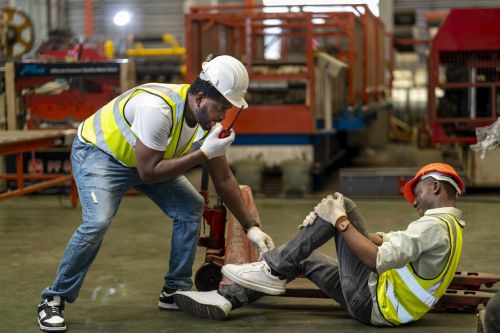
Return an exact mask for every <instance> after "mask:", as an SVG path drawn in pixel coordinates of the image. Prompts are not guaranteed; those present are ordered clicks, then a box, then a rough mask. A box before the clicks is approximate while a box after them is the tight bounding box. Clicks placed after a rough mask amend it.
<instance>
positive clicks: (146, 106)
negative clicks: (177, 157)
mask: <svg viewBox="0 0 500 333" xmlns="http://www.w3.org/2000/svg"><path fill="white" fill-rule="evenodd" d="M137 110H140V111H139V112H136V111H137ZM125 119H127V121H128V123H129V124H130V125H131V129H132V131H133V132H134V133H135V135H136V136H137V138H139V140H141V142H142V143H143V144H144V145H145V146H146V147H148V148H151V149H154V150H158V151H165V150H166V149H167V145H168V141H169V140H168V135H169V134H170V131H171V130H172V110H171V109H170V106H169V105H168V104H167V103H165V101H164V100H163V99H161V98H160V97H158V96H156V95H153V94H148V93H142V94H138V95H136V96H134V97H132V98H131V99H130V100H129V101H128V102H127V104H126V105H125ZM195 129H196V127H189V126H188V124H187V123H186V121H185V120H184V121H183V123H182V130H181V136H180V139H179V144H178V146H177V152H178V151H181V150H183V149H184V147H185V146H186V145H187V144H188V143H189V140H191V137H192V136H193V134H194V131H195Z"/></svg>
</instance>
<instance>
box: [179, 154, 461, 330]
mask: <svg viewBox="0 0 500 333" xmlns="http://www.w3.org/2000/svg"><path fill="white" fill-rule="evenodd" d="M463 189H464V185H463V182H462V179H461V178H460V176H459V175H458V173H457V172H456V171H455V170H454V169H453V168H452V167H451V166H449V165H447V164H443V163H432V164H429V165H426V166H424V167H422V168H421V169H420V170H419V171H418V172H417V174H416V176H415V177H414V178H413V179H412V180H411V181H409V182H408V183H407V184H406V185H405V187H404V195H405V197H406V199H407V200H408V201H409V202H410V203H411V204H412V205H413V206H414V207H415V209H416V210H417V212H418V214H419V215H420V218H419V219H418V220H416V221H413V222H411V223H410V224H409V225H408V227H407V229H406V230H404V231H394V232H389V233H382V232H377V233H370V234H369V233H367V231H366V229H365V226H364V222H363V220H362V218H361V216H360V214H359V212H358V208H357V207H356V205H355V203H354V202H353V201H351V200H350V199H348V198H345V197H344V196H343V195H342V194H340V193H335V194H334V195H333V196H331V195H329V196H327V197H326V198H324V199H323V200H321V202H320V203H319V204H318V205H317V206H316V207H315V208H314V210H313V211H312V212H311V213H310V214H309V215H308V216H306V218H305V220H304V221H303V223H302V225H301V226H300V227H301V231H300V232H298V233H297V235H296V236H295V237H294V238H293V239H292V240H290V241H289V242H288V243H286V244H284V245H282V246H280V247H278V248H275V249H273V250H270V251H269V252H267V253H265V254H263V256H262V258H263V259H262V261H259V262H254V263H249V264H243V265H232V264H229V265H225V266H224V267H223V268H222V273H223V274H224V275H225V276H226V277H227V278H228V279H230V280H231V281H233V282H234V283H235V285H230V286H228V287H225V288H222V289H220V290H218V291H217V290H213V291H208V292H196V291H179V292H177V293H176V294H175V295H174V299H175V302H176V303H177V304H178V305H179V307H180V308H181V309H182V310H183V311H185V312H187V313H189V314H191V315H193V316H196V317H201V318H208V319H216V320H221V319H224V318H226V317H227V316H228V315H229V312H230V310H234V309H236V308H238V307H241V306H242V305H243V304H245V303H248V302H251V301H253V300H256V299H257V298H258V297H260V296H262V295H263V294H268V295H281V294H283V293H285V288H286V284H287V282H289V281H291V280H293V279H295V278H296V277H297V276H299V275H303V276H304V277H306V278H308V279H309V280H311V281H312V282H314V284H316V286H318V288H319V289H320V290H321V291H322V292H323V293H325V294H326V295H327V296H329V297H331V298H332V299H334V300H335V301H337V302H338V303H340V304H341V305H342V307H343V308H345V309H346V310H347V312H348V313H349V315H350V316H351V317H353V318H355V319H357V320H359V321H361V322H363V323H365V324H371V325H377V326H398V325H401V324H406V323H410V322H412V321H416V320H418V319H419V318H421V317H422V316H423V315H424V314H425V313H426V312H427V311H429V310H430V309H431V308H432V307H433V306H434V305H435V304H436V303H437V301H438V300H439V298H440V297H441V296H442V295H443V294H444V292H445V291H446V289H447V287H448V286H449V284H450V282H451V280H452V279H453V276H454V274H455V270H456V268H457V265H458V262H459V259H460V252H461V248H462V228H463V227H464V225H465V223H464V222H463V221H462V220H461V219H460V217H461V214H462V213H461V211H460V210H458V209H457V208H456V207H455V203H456V199H457V197H458V195H460V194H461V193H462V191H463ZM331 238H333V239H334V240H335V246H336V251H337V257H338V260H335V259H333V258H330V257H327V256H325V255H323V254H321V253H319V252H317V251H315V250H316V249H317V248H319V247H320V246H322V245H323V244H325V243H326V242H328V241H330V239H331Z"/></svg>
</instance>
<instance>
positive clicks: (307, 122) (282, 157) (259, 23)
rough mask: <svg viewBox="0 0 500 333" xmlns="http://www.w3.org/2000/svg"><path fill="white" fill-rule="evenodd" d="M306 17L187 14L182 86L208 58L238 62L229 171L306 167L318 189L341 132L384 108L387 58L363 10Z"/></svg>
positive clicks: (219, 10)
mask: <svg viewBox="0 0 500 333" xmlns="http://www.w3.org/2000/svg"><path fill="white" fill-rule="evenodd" d="M323 7H324V6H323ZM311 8H313V9H314V8H317V7H315V6H276V7H273V6H261V5H252V6H247V5H226V6H207V7H191V10H190V12H189V13H188V14H187V15H186V27H185V34H186V38H185V41H186V50H187V53H186V67H187V74H186V76H187V81H191V80H193V79H194V78H195V77H196V76H197V75H198V74H199V73H200V71H201V62H202V61H203V59H205V57H206V56H207V55H208V54H210V53H214V54H229V55H232V56H234V57H236V58H238V59H240V60H241V61H242V62H243V63H244V64H245V66H246V68H247V71H248V73H249V75H250V86H249V89H248V93H247V96H246V98H247V100H248V102H249V104H250V107H249V110H248V112H245V113H244V114H243V115H242V116H241V117H240V120H239V122H238V124H237V125H235V131H236V132H237V133H238V135H237V137H236V140H235V143H234V144H233V147H232V148H231V151H230V152H229V154H228V159H229V161H230V162H231V163H232V162H233V161H235V160H241V159H245V158H249V156H257V155H260V156H262V157H261V158H262V160H263V161H264V162H265V163H266V167H267V168H268V169H273V168H275V167H278V168H282V165H283V163H285V162H290V160H292V161H293V160H296V161H299V162H300V163H304V161H306V162H308V163H309V165H310V167H309V170H308V171H309V172H310V173H311V174H312V179H313V188H315V189H317V188H320V187H321V186H322V184H323V177H324V176H325V173H326V172H328V169H329V168H330V167H331V166H332V165H333V163H334V162H336V161H337V160H338V159H339V158H340V157H341V156H342V155H343V152H345V149H346V148H347V142H348V139H347V137H348V133H347V132H349V131H360V130H362V129H364V128H365V127H366V125H367V124H368V123H370V122H372V121H373V120H374V119H375V118H376V116H377V113H378V111H380V110H386V109H388V108H389V107H390V104H388V103H387V98H388V96H389V94H390V80H389V79H388V78H390V75H389V74H388V73H390V72H391V64H390V60H391V57H390V49H389V48H388V47H386V42H387V41H388V38H389V37H388V36H387V35H386V34H385V32H384V29H383V25H382V23H381V21H380V20H379V19H378V18H377V17H375V16H374V15H373V14H372V13H371V12H370V11H369V9H368V7H367V6H364V5H359V6H358V5H352V6H347V9H346V7H344V6H337V5H332V6H326V10H322V11H321V12H315V11H313V10H311ZM320 9H321V8H320ZM323 9H324V8H323ZM278 11H281V12H278ZM235 111H236V110H234V111H232V112H233V114H234V112H235ZM229 114H231V112H230V113H229ZM229 118H230V117H229ZM358 136H359V135H358Z"/></svg>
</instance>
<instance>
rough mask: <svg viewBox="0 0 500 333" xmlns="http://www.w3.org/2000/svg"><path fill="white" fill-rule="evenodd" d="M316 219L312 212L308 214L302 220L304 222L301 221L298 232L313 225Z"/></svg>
mask: <svg viewBox="0 0 500 333" xmlns="http://www.w3.org/2000/svg"><path fill="white" fill-rule="evenodd" d="M317 217H318V215H316V213H315V212H314V211H312V212H310V213H309V214H308V215H307V216H306V218H305V219H304V221H302V224H300V225H299V230H302V229H304V228H307V227H308V226H310V225H313V224H314V222H316V218H317Z"/></svg>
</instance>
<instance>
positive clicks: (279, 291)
mask: <svg viewBox="0 0 500 333" xmlns="http://www.w3.org/2000/svg"><path fill="white" fill-rule="evenodd" d="M224 268H225V267H222V274H223V275H224V276H225V277H227V278H228V279H229V280H231V281H233V282H234V283H236V284H239V285H240V286H242V287H245V288H248V289H252V290H256V291H260V292H262V293H264V294H267V295H275V296H277V295H283V294H284V293H285V291H286V289H285V288H277V287H275V286H273V285H269V284H262V283H255V282H254V281H250V280H245V279H242V278H240V277H239V276H238V275H235V274H233V273H232V272H230V271H228V270H226V269H224Z"/></svg>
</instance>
